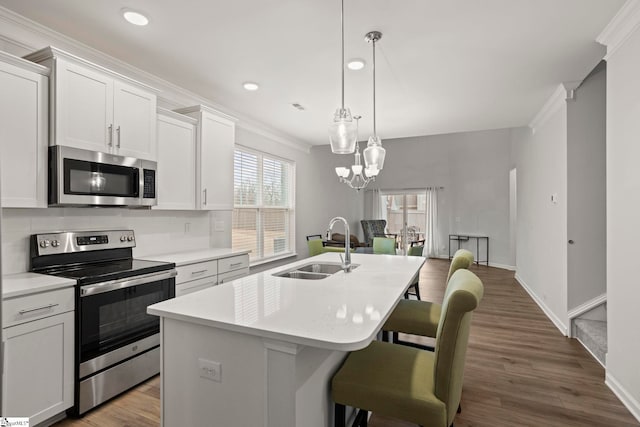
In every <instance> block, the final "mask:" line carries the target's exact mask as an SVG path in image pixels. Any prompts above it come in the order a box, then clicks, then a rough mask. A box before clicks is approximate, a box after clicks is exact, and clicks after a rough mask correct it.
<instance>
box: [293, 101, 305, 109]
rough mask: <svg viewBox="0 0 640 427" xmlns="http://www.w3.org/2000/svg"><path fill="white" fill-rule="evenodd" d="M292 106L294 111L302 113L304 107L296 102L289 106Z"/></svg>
mask: <svg viewBox="0 0 640 427" xmlns="http://www.w3.org/2000/svg"><path fill="white" fill-rule="evenodd" d="M291 105H292V106H293V108H295V109H296V110H300V111H304V107H303V106H302V105H300V104H298V103H297V102H294V103H293V104H291Z"/></svg>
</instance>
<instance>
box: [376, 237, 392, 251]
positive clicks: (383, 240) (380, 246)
mask: <svg viewBox="0 0 640 427" xmlns="http://www.w3.org/2000/svg"><path fill="white" fill-rule="evenodd" d="M373 253H374V254H387V255H395V254H396V239H394V238H391V237H374V238H373Z"/></svg>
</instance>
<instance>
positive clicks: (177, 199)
mask: <svg viewBox="0 0 640 427" xmlns="http://www.w3.org/2000/svg"><path fill="white" fill-rule="evenodd" d="M197 123H198V122H197V120H195V119H193V118H191V117H187V116H184V115H182V114H178V113H174V112H173V111H169V110H164V109H160V108H159V109H158V205H157V206H154V207H153V209H180V210H193V209H195V208H196V126H197Z"/></svg>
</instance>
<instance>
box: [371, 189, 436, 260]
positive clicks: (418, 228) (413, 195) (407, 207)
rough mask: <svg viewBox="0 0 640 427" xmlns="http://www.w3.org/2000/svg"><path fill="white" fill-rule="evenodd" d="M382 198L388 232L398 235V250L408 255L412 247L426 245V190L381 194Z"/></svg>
mask: <svg viewBox="0 0 640 427" xmlns="http://www.w3.org/2000/svg"><path fill="white" fill-rule="evenodd" d="M380 198H381V206H382V208H383V213H384V214H385V218H384V219H386V220H387V232H388V233H390V234H396V235H397V238H396V240H397V246H398V250H399V251H400V252H401V253H402V254H403V255H406V254H407V251H408V250H409V247H410V246H411V245H415V244H424V241H425V233H426V231H427V216H426V205H427V192H426V190H407V191H393V192H381V194H380Z"/></svg>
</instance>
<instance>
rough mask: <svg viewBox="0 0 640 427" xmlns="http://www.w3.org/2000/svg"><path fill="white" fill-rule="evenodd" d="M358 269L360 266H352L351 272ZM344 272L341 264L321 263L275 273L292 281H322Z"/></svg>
mask: <svg viewBox="0 0 640 427" xmlns="http://www.w3.org/2000/svg"><path fill="white" fill-rule="evenodd" d="M356 267H358V264H351V270H353V269H354V268H356ZM339 271H342V265H341V264H340V263H332V262H328V263H319V262H313V263H310V264H305V265H301V266H300V267H295V268H292V269H290V270H285V271H281V272H279V273H274V274H273V275H274V276H278V277H288V278H291V279H308V280H320V279H326V278H327V277H329V276H331V275H332V274H335V273H337V272H339Z"/></svg>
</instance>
